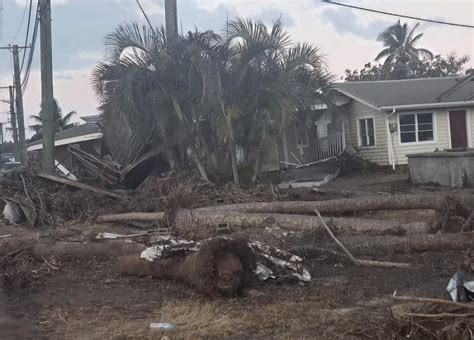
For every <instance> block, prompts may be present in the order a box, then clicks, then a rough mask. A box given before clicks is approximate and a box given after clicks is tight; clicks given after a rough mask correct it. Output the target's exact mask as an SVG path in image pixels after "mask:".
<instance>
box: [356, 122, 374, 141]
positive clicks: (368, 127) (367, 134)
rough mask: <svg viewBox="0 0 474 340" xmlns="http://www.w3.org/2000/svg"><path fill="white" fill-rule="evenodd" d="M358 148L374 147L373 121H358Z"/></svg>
mask: <svg viewBox="0 0 474 340" xmlns="http://www.w3.org/2000/svg"><path fill="white" fill-rule="evenodd" d="M358 122H359V146H374V145H375V134H374V119H373V118H365V119H359V121H358Z"/></svg>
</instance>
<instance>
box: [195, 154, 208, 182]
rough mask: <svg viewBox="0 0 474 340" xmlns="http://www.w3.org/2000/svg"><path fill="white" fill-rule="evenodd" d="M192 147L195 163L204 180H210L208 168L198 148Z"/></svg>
mask: <svg viewBox="0 0 474 340" xmlns="http://www.w3.org/2000/svg"><path fill="white" fill-rule="evenodd" d="M191 149H192V152H193V155H192V157H193V160H194V163H196V165H197V167H198V170H199V174H200V175H201V177H202V179H203V180H205V181H206V182H210V181H209V178H208V177H207V172H206V168H205V167H204V164H202V162H201V159H200V158H199V155H198V153H197V150H196V148H195V147H192V148H191Z"/></svg>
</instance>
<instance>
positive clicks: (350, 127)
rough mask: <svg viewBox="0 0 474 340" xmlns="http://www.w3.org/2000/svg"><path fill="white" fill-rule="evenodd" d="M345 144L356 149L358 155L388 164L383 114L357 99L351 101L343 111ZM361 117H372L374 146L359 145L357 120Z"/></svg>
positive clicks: (371, 160)
mask: <svg viewBox="0 0 474 340" xmlns="http://www.w3.org/2000/svg"><path fill="white" fill-rule="evenodd" d="M345 116H346V117H345V118H344V124H345V126H344V127H345V134H346V145H348V146H349V145H350V146H352V147H353V148H355V149H356V150H357V151H358V154H359V156H360V157H362V158H364V159H366V160H368V161H370V162H374V163H378V164H381V165H388V164H389V163H388V148H387V132H386V131H387V129H386V122H385V115H384V114H383V113H381V112H379V111H376V110H374V109H372V108H371V107H368V106H366V105H364V104H362V103H359V102H357V101H352V102H351V103H350V104H349V105H348V107H347V111H346V112H345ZM362 118H373V119H374V133H375V146H368V147H362V146H359V140H358V131H357V124H358V123H357V122H358V120H359V119H362Z"/></svg>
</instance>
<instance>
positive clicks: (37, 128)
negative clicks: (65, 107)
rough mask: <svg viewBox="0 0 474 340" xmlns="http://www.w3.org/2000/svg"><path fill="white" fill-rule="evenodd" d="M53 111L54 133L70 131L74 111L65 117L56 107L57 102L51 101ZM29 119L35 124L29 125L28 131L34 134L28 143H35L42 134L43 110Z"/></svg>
mask: <svg viewBox="0 0 474 340" xmlns="http://www.w3.org/2000/svg"><path fill="white" fill-rule="evenodd" d="M53 110H54V125H55V127H54V133H58V132H61V131H64V130H67V129H70V128H71V127H73V126H74V123H71V119H72V117H73V116H74V115H76V111H70V112H69V113H67V114H66V115H65V116H63V114H62V110H61V107H60V106H59V105H58V101H57V100H56V99H54V101H53ZM30 119H33V120H34V122H35V124H33V125H30V129H31V130H32V131H33V132H34V133H35V134H34V135H33V137H31V139H30V141H35V140H38V139H40V138H41V136H42V132H43V110H42V109H41V111H40V112H39V113H38V114H37V115H32V116H30Z"/></svg>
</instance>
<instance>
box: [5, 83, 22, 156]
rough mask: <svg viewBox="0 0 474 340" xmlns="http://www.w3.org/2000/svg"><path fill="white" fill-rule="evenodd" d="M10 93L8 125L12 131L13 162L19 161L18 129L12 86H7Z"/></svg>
mask: <svg viewBox="0 0 474 340" xmlns="http://www.w3.org/2000/svg"><path fill="white" fill-rule="evenodd" d="M8 91H9V92H10V123H11V125H12V130H13V150H14V151H15V161H16V162H18V160H19V159H20V145H19V144H18V128H17V126H16V113H15V98H14V95H13V86H8Z"/></svg>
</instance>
